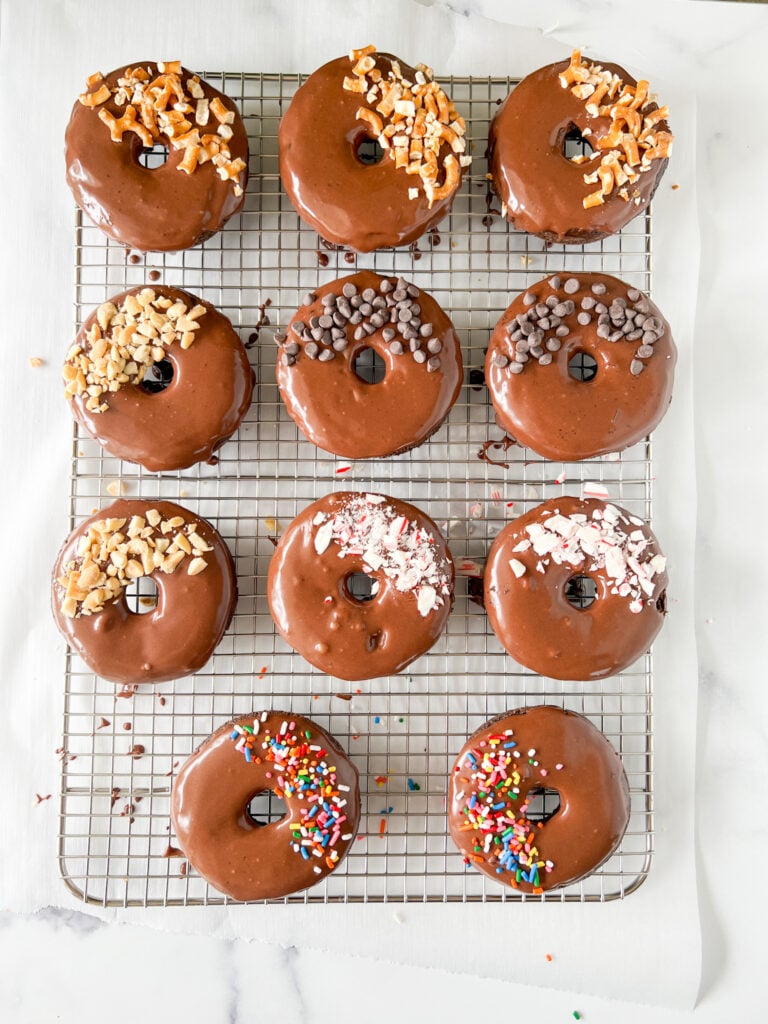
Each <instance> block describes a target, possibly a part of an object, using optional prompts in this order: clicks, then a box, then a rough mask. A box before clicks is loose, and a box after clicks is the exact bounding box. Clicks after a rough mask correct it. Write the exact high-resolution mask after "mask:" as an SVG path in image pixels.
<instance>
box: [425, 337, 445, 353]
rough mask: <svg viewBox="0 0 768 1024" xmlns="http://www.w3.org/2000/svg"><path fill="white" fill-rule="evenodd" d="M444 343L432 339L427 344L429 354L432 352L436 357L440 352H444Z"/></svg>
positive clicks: (437, 339)
mask: <svg viewBox="0 0 768 1024" xmlns="http://www.w3.org/2000/svg"><path fill="white" fill-rule="evenodd" d="M442 350H443V343H442V341H440V339H439V338H430V339H429V341H428V342H427V352H431V353H432V355H433V356H436V355H437V353H438V352H442Z"/></svg>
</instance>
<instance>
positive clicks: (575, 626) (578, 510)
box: [484, 496, 669, 680]
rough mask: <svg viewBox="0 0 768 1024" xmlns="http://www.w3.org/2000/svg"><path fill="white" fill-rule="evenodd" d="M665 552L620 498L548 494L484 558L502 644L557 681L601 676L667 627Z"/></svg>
mask: <svg viewBox="0 0 768 1024" xmlns="http://www.w3.org/2000/svg"><path fill="white" fill-rule="evenodd" d="M666 562H667V560H666V558H665V557H664V555H663V554H662V553H661V550H660V549H659V543H658V541H657V540H656V537H655V536H654V534H653V532H652V531H651V530H650V528H649V527H648V526H647V525H646V524H645V523H644V522H643V520H642V519H640V518H639V517H638V516H634V515H632V514H631V513H630V512H627V510H626V509H623V508H620V507H619V506H618V505H613V504H609V503H605V502H602V501H597V500H594V499H588V500H579V499H578V498H572V497H567V496H564V497H562V498H551V499H550V500H549V501H545V502H544V503H543V504H541V505H537V506H536V507H535V508H533V509H531V510H530V512H527V513H526V514H525V515H523V516H520V518H519V519H516V520H515V521H514V522H511V523H509V524H508V525H507V526H505V527H504V529H503V530H502V531H501V533H500V534H499V535H498V537H496V539H495V540H494V542H493V545H492V546H491V550H490V552H489V554H488V560H487V562H486V565H485V586H484V589H485V609H486V612H487V613H488V621H489V622H490V624H491V627H492V629H493V631H494V633H495V634H496V636H497V637H498V639H499V641H500V642H501V644H502V646H503V647H504V648H505V649H506V650H507V651H508V652H509V654H511V655H512V657H513V658H514V659H515V661H518V662H519V663H520V664H521V665H524V666H525V667H526V668H529V669H532V670H533V671H534V672H538V673H539V674H540V675H543V676H548V677H550V678H551V679H580V680H589V679H602V678H604V677H605V676H610V675H614V674H615V673H617V672H622V671H623V670H624V669H625V668H628V667H629V666H630V665H631V664H632V663H633V662H634V661H636V660H637V659H638V658H639V657H640V656H641V655H643V654H645V652H646V651H647V650H648V648H649V647H650V645H651V644H652V643H653V640H654V638H655V637H656V635H657V633H658V632H659V630H660V629H661V627H662V624H663V622H664V616H665V614H666V608H667V601H666V588H667V584H668V582H669V581H668V578H667V572H666Z"/></svg>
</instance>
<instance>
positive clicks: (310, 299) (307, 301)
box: [301, 292, 317, 306]
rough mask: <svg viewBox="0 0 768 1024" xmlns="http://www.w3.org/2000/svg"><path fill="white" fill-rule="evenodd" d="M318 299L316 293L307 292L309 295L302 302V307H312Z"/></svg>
mask: <svg viewBox="0 0 768 1024" xmlns="http://www.w3.org/2000/svg"><path fill="white" fill-rule="evenodd" d="M316 298H317V296H316V295H315V293H314V292H307V294H306V295H305V296H304V298H303V299H302V300H301V304H302V306H311V305H312V303H313V302H314V301H315V299H316Z"/></svg>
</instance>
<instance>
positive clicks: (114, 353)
mask: <svg viewBox="0 0 768 1024" xmlns="http://www.w3.org/2000/svg"><path fill="white" fill-rule="evenodd" d="M63 373H64V380H65V382H66V387H65V393H66V395H67V397H69V398H71V399H72V412H73V414H74V417H75V419H76V420H77V421H78V423H80V424H81V426H82V427H83V428H84V429H85V430H86V431H87V432H88V433H89V434H90V435H91V437H93V438H95V439H96V440H97V441H98V442H99V444H100V445H102V446H103V447H104V448H105V449H106V450H107V451H108V452H109V454H110V455H114V456H115V457H116V458H120V459H126V460H127V461H129V462H138V463H140V464H141V465H142V466H144V468H145V469H148V470H150V471H151V472H153V473H159V472H162V471H164V470H172V469H186V467H187V466H191V465H193V464H194V463H196V462H202V461H204V460H207V459H210V458H211V456H212V455H213V452H214V451H216V449H217V448H219V447H220V446H221V445H222V444H223V443H224V441H226V439H227V438H228V437H230V436H231V435H232V434H233V433H234V432H235V430H237V428H238V426H239V425H240V421H241V420H242V418H243V416H245V414H246V412H247V411H248V408H249V407H250V404H251V396H252V393H253V370H252V369H251V366H250V363H249V362H248V354H247V352H246V351H245V348H244V347H243V344H242V342H241V341H240V339H239V337H238V336H237V334H235V332H234V330H233V329H232V324H231V323H230V322H229V320H228V319H227V318H226V317H225V316H224V315H223V314H222V313H219V312H218V310H216V309H214V307H213V306H212V305H210V303H208V302H205V301H204V300H203V299H198V298H196V297H195V296H194V295H190V294H189V293H188V292H183V291H181V290H180V289H178V288H168V287H165V286H163V285H154V286H152V287H150V288H132V289H131V290H130V291H127V292H123V293H122V294H121V295H116V296H114V297H113V298H112V299H110V300H108V301H107V302H105V303H103V304H102V305H101V306H99V307H98V309H96V310H94V311H93V313H91V315H90V316H89V317H88V319H87V320H86V321H85V323H84V324H83V326H82V328H81V329H80V332H79V333H78V335H77V337H76V338H75V341H74V344H73V345H72V347H71V348H70V350H69V352H68V354H67V359H66V362H65V364H64V370H63Z"/></svg>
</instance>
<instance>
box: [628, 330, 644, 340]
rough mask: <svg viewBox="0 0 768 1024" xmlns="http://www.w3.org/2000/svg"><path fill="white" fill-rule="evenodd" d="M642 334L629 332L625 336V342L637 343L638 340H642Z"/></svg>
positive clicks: (640, 332)
mask: <svg viewBox="0 0 768 1024" xmlns="http://www.w3.org/2000/svg"><path fill="white" fill-rule="evenodd" d="M642 336H643V332H642V331H640V330H637V331H630V333H629V334H628V335H627V341H637V339H638V338H642Z"/></svg>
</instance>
